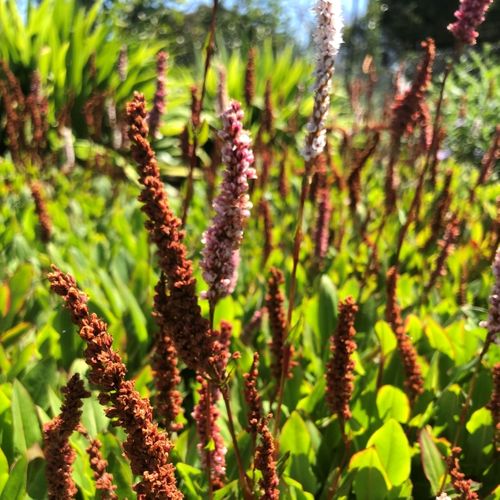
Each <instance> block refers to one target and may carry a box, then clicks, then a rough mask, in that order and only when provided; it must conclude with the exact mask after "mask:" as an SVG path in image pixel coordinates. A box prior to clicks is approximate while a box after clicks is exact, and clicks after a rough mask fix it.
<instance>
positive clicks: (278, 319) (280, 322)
mask: <svg viewBox="0 0 500 500" xmlns="http://www.w3.org/2000/svg"><path fill="white" fill-rule="evenodd" d="M270 273H271V276H270V277H269V280H268V282H267V295H266V308H267V312H268V314H269V326H270V329H271V335H272V339H271V343H270V347H271V354H272V362H271V373H272V375H273V377H274V378H275V380H276V381H277V382H278V383H279V381H280V380H281V376H282V373H284V375H285V377H288V378H290V377H291V376H292V373H291V367H292V363H291V358H292V357H293V346H291V345H290V344H288V343H287V342H286V340H285V339H286V312H285V307H284V303H285V297H284V296H283V293H282V292H281V290H280V285H281V284H282V283H284V282H285V279H284V277H283V273H282V272H281V271H280V270H279V269H276V268H275V267H273V268H271V270H270Z"/></svg>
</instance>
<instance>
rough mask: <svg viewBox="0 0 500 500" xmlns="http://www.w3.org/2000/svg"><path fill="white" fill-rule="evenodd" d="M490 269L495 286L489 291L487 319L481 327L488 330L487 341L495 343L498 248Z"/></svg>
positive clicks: (499, 306) (499, 301) (498, 330)
mask: <svg viewBox="0 0 500 500" xmlns="http://www.w3.org/2000/svg"><path fill="white" fill-rule="evenodd" d="M492 269H493V275H494V276H495V284H494V285H493V289H492V290H491V295H490V308H489V312H488V319H487V320H486V321H482V322H481V326H482V327H484V328H486V329H487V330H488V339H489V341H490V342H495V341H498V334H500V247H499V248H497V252H496V255H495V260H494V261H493V266H492Z"/></svg>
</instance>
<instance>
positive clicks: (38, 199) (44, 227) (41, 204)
mask: <svg viewBox="0 0 500 500" xmlns="http://www.w3.org/2000/svg"><path fill="white" fill-rule="evenodd" d="M31 196H32V198H33V201H34V202H35V211H36V215H37V216H38V223H39V225H40V239H41V240H42V242H43V243H48V242H49V241H50V237H51V236H52V221H51V219H50V215H49V212H48V211H47V204H46V203H45V197H44V195H43V191H42V185H41V184H40V183H39V182H33V183H32V184H31Z"/></svg>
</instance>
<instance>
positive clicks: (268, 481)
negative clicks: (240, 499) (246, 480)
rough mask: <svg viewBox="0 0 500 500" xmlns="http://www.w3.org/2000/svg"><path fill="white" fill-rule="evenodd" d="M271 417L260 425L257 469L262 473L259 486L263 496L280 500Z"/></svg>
mask: <svg viewBox="0 0 500 500" xmlns="http://www.w3.org/2000/svg"><path fill="white" fill-rule="evenodd" d="M269 417H270V416H268V417H267V418H263V419H262V420H261V421H260V424H259V435H260V444H259V446H257V449H256V451H255V467H256V468H257V469H259V470H260V471H261V472H262V479H261V480H260V481H259V486H260V487H261V490H262V496H261V497H260V498H265V499H266V500H279V497H280V492H279V489H278V486H279V482H280V481H279V477H278V473H277V471H276V458H275V456H276V447H275V444H274V438H273V435H272V434H271V431H270V430H269V426H268V421H269Z"/></svg>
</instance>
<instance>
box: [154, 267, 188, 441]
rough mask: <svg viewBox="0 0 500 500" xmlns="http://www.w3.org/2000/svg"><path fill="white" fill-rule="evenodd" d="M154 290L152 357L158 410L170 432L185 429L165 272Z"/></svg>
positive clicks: (156, 407)
mask: <svg viewBox="0 0 500 500" xmlns="http://www.w3.org/2000/svg"><path fill="white" fill-rule="evenodd" d="M155 292H156V293H155V297H154V311H153V316H154V317H155V320H156V322H157V324H158V326H159V327H160V330H159V332H158V333H157V337H156V341H155V344H154V351H153V355H152V358H151V367H152V369H153V373H154V382H155V387H156V391H157V392H156V398H155V409H156V411H157V412H158V415H159V417H160V418H161V421H162V424H163V426H164V427H165V429H167V430H168V431H169V432H172V431H179V430H180V429H182V424H181V423H179V422H176V420H177V416H178V415H179V414H180V413H181V411H182V395H181V393H180V392H179V391H178V389H177V388H178V386H179V384H180V382H181V377H180V374H179V369H178V368H177V363H178V359H177V350H176V349H175V345H174V343H173V341H172V338H171V332H170V330H171V325H170V323H169V320H168V318H169V316H170V315H171V312H170V308H169V300H168V297H167V284H166V280H165V276H164V275H163V274H162V276H161V277H160V279H159V281H158V283H157V285H156V287H155Z"/></svg>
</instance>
